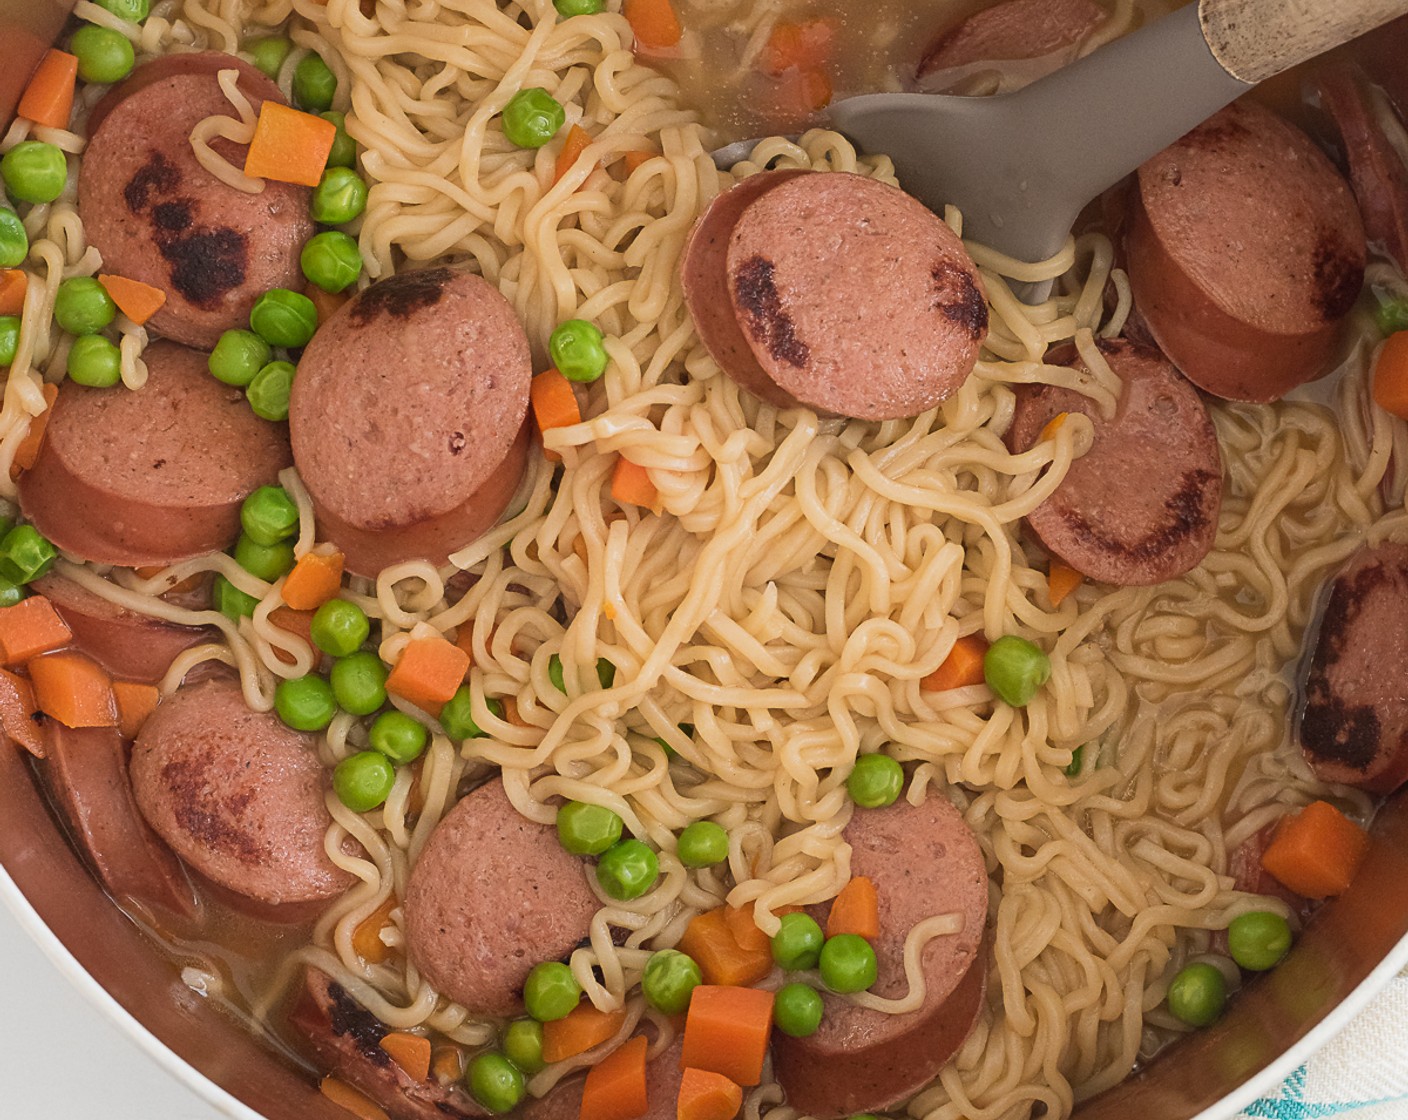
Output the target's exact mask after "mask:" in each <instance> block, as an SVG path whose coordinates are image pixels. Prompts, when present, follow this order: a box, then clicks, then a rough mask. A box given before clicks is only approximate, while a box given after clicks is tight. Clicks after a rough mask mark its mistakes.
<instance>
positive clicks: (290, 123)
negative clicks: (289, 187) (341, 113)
mask: <svg viewBox="0 0 1408 1120" xmlns="http://www.w3.org/2000/svg"><path fill="white" fill-rule="evenodd" d="M336 139H337V125H335V124H333V123H332V121H325V120H323V118H322V117H317V116H314V115H313V114H312V113H301V112H299V111H298V110H297V109H290V108H289V107H288V106H287V105H280V104H279V103H278V102H277V101H265V102H264V104H263V105H261V106H260V107H259V120H258V121H256V122H255V125H254V139H253V140H251V141H250V142H249V151H248V152H247V153H246V155H245V158H244V173H245V174H246V175H249V176H251V177H253V178H256V179H274V180H276V181H277V182H280V183H298V184H299V185H300V186H304V187H316V186H317V185H318V182H319V180H321V179H322V177H323V171H324V169H325V168H326V167H327V163H328V153H329V152H331V151H332V145H333V141H334V140H336Z"/></svg>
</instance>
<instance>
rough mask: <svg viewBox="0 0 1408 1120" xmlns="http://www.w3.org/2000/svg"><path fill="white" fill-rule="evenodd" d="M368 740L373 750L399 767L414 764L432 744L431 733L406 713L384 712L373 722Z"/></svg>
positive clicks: (368, 733)
mask: <svg viewBox="0 0 1408 1120" xmlns="http://www.w3.org/2000/svg"><path fill="white" fill-rule="evenodd" d="M367 739H368V741H369V742H370V743H371V745H372V750H375V751H380V752H381V753H382V754H384V755H385V756H386V757H387V758H389V759H390V760H391V761H392V762H394V763H396V765H397V766H402V765H404V764H405V763H407V762H414V761H415V760H416V759H418V758H419V757H420V756H421V753H422V752H423V751H424V750H425V745H426V744H427V743H428V742H430V732H429V731H427V730H426V728H425V725H424V724H422V723H417V722H416V721H415V720H413V719H412V718H411V717H410V716H408V715H406V713H405V712H398V711H396V710H394V709H393V710H392V711H389V712H382V713H381V715H379V716H377V717H376V719H374V720H372V726H371V730H370V731H368V732H367Z"/></svg>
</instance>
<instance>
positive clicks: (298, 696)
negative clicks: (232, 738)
mask: <svg viewBox="0 0 1408 1120" xmlns="http://www.w3.org/2000/svg"><path fill="white" fill-rule="evenodd" d="M274 711H276V712H278V713H279V718H280V719H281V720H283V721H284V722H285V723H286V724H288V725H289V726H290V727H292V728H293V729H294V730H295V731H321V730H322V729H323V728H325V727H326V726H327V725H328V724H330V723H331V722H332V717H333V716H334V715H336V714H337V701H336V700H334V699H333V696H332V685H330V684H328V682H327V681H325V680H324V679H323V678H322V677H320V676H318V675H317V674H316V673H309V674H308V675H307V676H306V677H295V678H294V679H293V680H289V681H280V682H279V683H278V685H277V686H276V687H275V689H274ZM339 796H340V795H339ZM346 800H347V799H346V798H343V801H344V802H345V801H346Z"/></svg>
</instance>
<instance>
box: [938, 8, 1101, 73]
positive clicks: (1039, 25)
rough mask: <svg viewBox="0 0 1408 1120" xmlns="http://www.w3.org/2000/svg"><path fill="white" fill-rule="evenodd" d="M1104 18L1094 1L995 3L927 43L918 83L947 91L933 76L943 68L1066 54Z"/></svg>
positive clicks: (950, 68)
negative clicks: (1060, 53) (1059, 53)
mask: <svg viewBox="0 0 1408 1120" xmlns="http://www.w3.org/2000/svg"><path fill="white" fill-rule="evenodd" d="M1105 18H1106V13H1105V10H1104V9H1103V8H1101V7H1100V5H1099V4H1096V3H1095V2H1094V0H1006V2H1005V3H1002V4H994V5H993V6H992V7H991V8H984V9H983V10H982V11H980V12H975V13H974V14H973V15H971V16H969V17H968V18H967V19H965V20H963V21H962V22H961V23H959V24H958V25H957V26H955V27H951V28H949V29H948V30H947V31H944V32H943V33H941V34H940V35H939V36H938V37H937V38H936V39H934V41H933V42H932V43H930V44H929V47H928V49H927V50H925V52H924V57H923V58H922V59H920V61H919V70H918V77H919V82H920V85H921V86H922V88H924V89H926V90H929V91H931V92H933V93H943V92H946V91H947V88H946V83H943V82H936V80H935V75H937V74H938V73H939V72H940V71H944V70H953V69H956V68H957V67H960V66H972V65H973V64H974V63H978V62H1006V61H1014V60H1024V59H1033V58H1043V57H1045V56H1047V55H1055V54H1057V53H1058V52H1067V51H1068V48H1071V47H1074V46H1075V45H1076V44H1078V43H1079V42H1080V41H1081V40H1083V39H1085V38H1086V37H1087V36H1088V35H1089V34H1090V33H1091V32H1092V31H1094V30H1095V28H1096V27H1098V26H1099V25H1100V24H1101V23H1102V22H1104V20H1105ZM1065 60H1066V59H1065V56H1064V55H1062V57H1061V58H1060V59H1059V60H1055V61H1057V63H1058V64H1059V62H1063V61H1065ZM1055 68H1056V67H1055V66H1053V67H1051V68H1050V69H1055ZM1046 72H1047V71H1046V70H1043V71H1042V73H1046ZM1031 76H1032V77H1037V76H1039V75H1037V74H1033V75H1031Z"/></svg>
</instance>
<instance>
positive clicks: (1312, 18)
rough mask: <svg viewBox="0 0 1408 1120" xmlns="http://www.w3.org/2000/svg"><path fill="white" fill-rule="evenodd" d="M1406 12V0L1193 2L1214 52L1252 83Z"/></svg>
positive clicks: (1225, 66)
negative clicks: (1196, 5)
mask: <svg viewBox="0 0 1408 1120" xmlns="http://www.w3.org/2000/svg"><path fill="white" fill-rule="evenodd" d="M1405 13H1408V0H1200V3H1199V5H1198V18H1199V20H1200V21H1201V22H1202V25H1203V37H1204V38H1205V39H1206V40H1207V43H1208V47H1209V49H1210V50H1211V51H1212V54H1213V57H1214V58H1215V59H1217V61H1218V62H1219V63H1220V64H1221V66H1222V67H1223V69H1225V70H1226V71H1227V72H1228V73H1229V74H1231V75H1232V76H1233V77H1234V78H1238V79H1240V80H1241V81H1244V82H1252V83H1255V82H1260V81H1265V80H1266V79H1267V78H1270V77H1273V76H1275V75H1276V74H1279V73H1281V72H1282V71H1283V70H1289V69H1290V68H1291V67H1292V66H1295V65H1296V64H1297V63H1300V62H1304V61H1305V60H1306V59H1309V58H1314V57H1315V56H1316V55H1318V54H1323V53H1324V52H1325V51H1328V50H1330V49H1332V48H1333V47H1337V46H1339V45H1340V44H1341V43H1347V42H1349V40H1350V39H1353V38H1354V37H1355V36H1357V35H1363V34H1364V32H1366V31H1371V30H1373V29H1374V28H1375V27H1378V26H1379V25H1380V24H1382V23H1387V22H1388V21H1389V20H1391V19H1393V18H1394V17H1395V16H1401V15H1404V14H1405Z"/></svg>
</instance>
